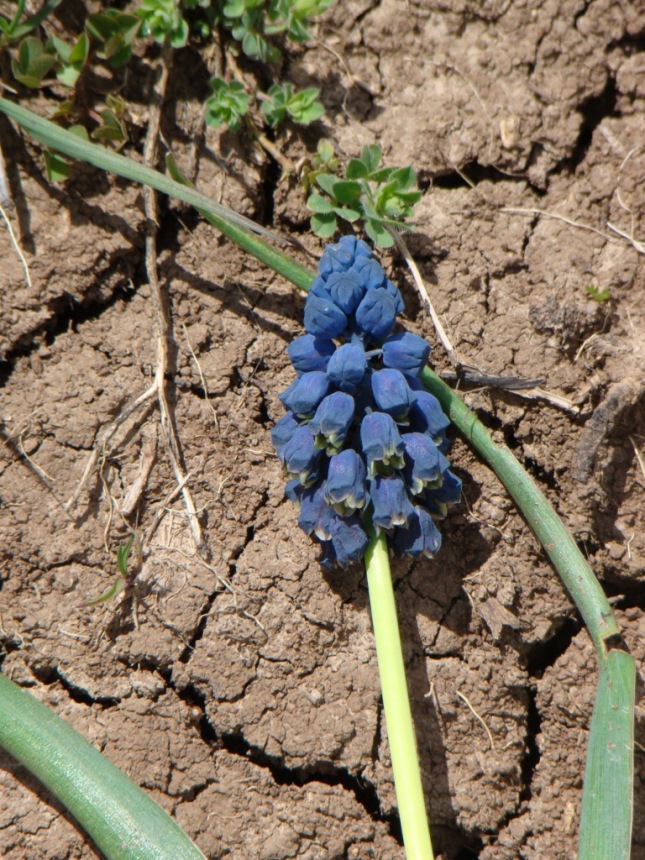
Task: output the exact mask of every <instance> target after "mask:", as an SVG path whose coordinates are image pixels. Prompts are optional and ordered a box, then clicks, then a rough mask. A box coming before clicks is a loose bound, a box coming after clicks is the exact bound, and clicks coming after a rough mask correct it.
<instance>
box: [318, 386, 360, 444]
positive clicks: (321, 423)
mask: <svg viewBox="0 0 645 860" xmlns="http://www.w3.org/2000/svg"><path fill="white" fill-rule="evenodd" d="M354 410H355V404H354V398H353V397H352V396H351V394H345V392H343V391H334V393H333V394H328V395H327V397H325V398H324V399H323V400H322V401H321V403H320V406H319V407H318V409H316V414H315V415H314V417H313V418H312V419H311V421H310V422H309V429H310V431H311V432H312V433H313V434H314V436H315V437H316V445H317V447H319V448H327V452H328V453H331V452H333V451H336V450H338V448H340V447H341V445H342V444H343V442H344V441H345V437H346V436H347V432H348V430H349V428H350V427H351V425H352V421H353V420H354ZM330 449H331V450H330Z"/></svg>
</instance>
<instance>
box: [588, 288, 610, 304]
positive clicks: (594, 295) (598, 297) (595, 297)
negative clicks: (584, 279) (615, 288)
mask: <svg viewBox="0 0 645 860" xmlns="http://www.w3.org/2000/svg"><path fill="white" fill-rule="evenodd" d="M587 295H588V296H589V298H590V299H591V300H592V301H594V302H598V303H599V304H600V303H602V302H608V301H609V300H610V299H611V290H609V289H607V287H605V289H604V290H601V289H600V287H596V286H594V285H593V284H590V285H589V286H588V287H587Z"/></svg>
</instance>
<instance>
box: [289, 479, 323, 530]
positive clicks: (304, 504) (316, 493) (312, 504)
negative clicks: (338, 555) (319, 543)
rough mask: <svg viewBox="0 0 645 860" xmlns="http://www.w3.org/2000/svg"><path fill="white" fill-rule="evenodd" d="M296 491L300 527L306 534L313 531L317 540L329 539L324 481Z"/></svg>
mask: <svg viewBox="0 0 645 860" xmlns="http://www.w3.org/2000/svg"><path fill="white" fill-rule="evenodd" d="M296 492H297V494H298V497H299V503H300V515H299V516H298V525H299V526H300V528H301V529H302V530H303V532H305V534H308V535H310V534H311V533H312V532H314V533H315V535H316V537H317V538H318V539H319V540H329V539H330V538H331V534H330V531H329V522H330V519H329V518H330V510H329V505H328V504H327V501H326V499H325V483H324V481H323V483H322V484H318V485H317V486H314V487H305V488H303V489H301V490H300V491H296Z"/></svg>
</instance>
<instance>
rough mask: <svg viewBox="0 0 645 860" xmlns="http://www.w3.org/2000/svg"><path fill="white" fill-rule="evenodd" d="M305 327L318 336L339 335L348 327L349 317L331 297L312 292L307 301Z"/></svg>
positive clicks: (331, 336) (332, 336)
mask: <svg viewBox="0 0 645 860" xmlns="http://www.w3.org/2000/svg"><path fill="white" fill-rule="evenodd" d="M305 328H306V329H307V331H308V332H309V334H313V335H316V336H317V337H325V338H334V337H339V336H340V335H341V334H342V333H343V332H344V331H345V329H346V328H347V317H346V316H345V314H344V313H343V312H342V311H341V309H340V308H339V307H338V306H337V305H335V304H334V303H333V301H332V300H331V298H325V297H324V296H316V295H312V294H311V293H310V294H309V295H308V296H307V301H306V302H305Z"/></svg>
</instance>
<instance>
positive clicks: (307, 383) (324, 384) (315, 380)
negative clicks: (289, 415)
mask: <svg viewBox="0 0 645 860" xmlns="http://www.w3.org/2000/svg"><path fill="white" fill-rule="evenodd" d="M329 384H330V383H329V378H328V377H327V374H326V373H323V372H322V371H321V370H312V371H311V373H303V375H302V376H300V377H298V379H296V380H295V382H292V383H291V385H290V386H289V387H288V388H287V390H286V391H285V392H284V393H283V394H281V395H280V400H281V401H282V404H283V405H284V406H285V407H286V408H287V409H290V410H291V411H292V412H295V414H296V415H301V416H303V417H306V418H310V417H311V416H312V415H313V414H314V412H315V411H316V409H317V408H318V404H319V403H320V401H321V400H322V399H323V397H324V396H325V395H326V394H327V392H328V391H329Z"/></svg>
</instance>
